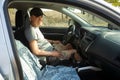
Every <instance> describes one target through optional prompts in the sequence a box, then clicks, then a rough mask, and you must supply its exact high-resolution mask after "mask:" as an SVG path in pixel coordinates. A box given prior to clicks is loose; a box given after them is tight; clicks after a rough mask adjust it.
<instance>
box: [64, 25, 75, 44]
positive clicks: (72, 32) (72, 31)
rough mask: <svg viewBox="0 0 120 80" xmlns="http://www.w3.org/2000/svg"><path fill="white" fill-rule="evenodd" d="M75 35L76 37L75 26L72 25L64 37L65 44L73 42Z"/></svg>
mask: <svg viewBox="0 0 120 80" xmlns="http://www.w3.org/2000/svg"><path fill="white" fill-rule="evenodd" d="M74 35H75V25H70V26H69V28H68V30H67V33H66V34H65V35H64V37H63V44H64V45H66V44H67V43H69V42H71V41H72V38H73V36H74Z"/></svg>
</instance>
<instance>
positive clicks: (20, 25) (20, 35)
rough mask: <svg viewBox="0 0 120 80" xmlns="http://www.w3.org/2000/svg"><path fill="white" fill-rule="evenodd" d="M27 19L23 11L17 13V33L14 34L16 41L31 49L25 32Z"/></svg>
mask: <svg viewBox="0 0 120 80" xmlns="http://www.w3.org/2000/svg"><path fill="white" fill-rule="evenodd" d="M25 19H26V14H25V12H24V11H22V10H18V11H17V12H16V17H15V24H16V28H17V29H16V31H15V33H14V37H15V39H17V40H19V41H21V42H22V43H23V44H24V45H25V46H26V47H28V48H29V43H28V41H27V39H26V37H25V34H24V30H25V21H26V20H25Z"/></svg>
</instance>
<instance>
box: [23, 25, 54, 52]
mask: <svg viewBox="0 0 120 80" xmlns="http://www.w3.org/2000/svg"><path fill="white" fill-rule="evenodd" d="M25 36H26V38H27V40H28V42H30V41H32V40H36V41H37V43H38V46H39V49H42V50H46V51H52V50H53V46H52V45H51V44H50V42H48V40H46V39H45V38H44V36H43V34H42V33H41V31H40V29H39V27H33V26H31V25H30V27H27V28H26V29H25Z"/></svg>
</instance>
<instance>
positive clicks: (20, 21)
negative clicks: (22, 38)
mask: <svg viewBox="0 0 120 80" xmlns="http://www.w3.org/2000/svg"><path fill="white" fill-rule="evenodd" d="M23 21H24V13H23V11H22V10H18V11H17V12H16V16H15V25H16V27H17V28H18V29H19V28H21V27H23Z"/></svg>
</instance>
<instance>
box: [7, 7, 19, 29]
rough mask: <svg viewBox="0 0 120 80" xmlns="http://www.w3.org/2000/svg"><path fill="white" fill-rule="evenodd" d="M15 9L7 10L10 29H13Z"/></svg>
mask: <svg viewBox="0 0 120 80" xmlns="http://www.w3.org/2000/svg"><path fill="white" fill-rule="evenodd" d="M16 11H17V9H15V8H8V12H9V16H10V22H11V25H12V27H15V13H16Z"/></svg>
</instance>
